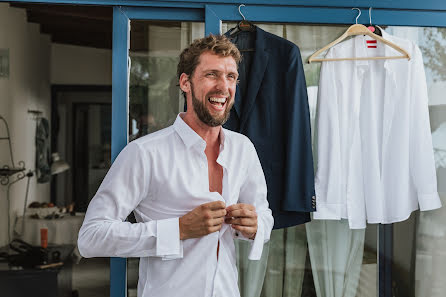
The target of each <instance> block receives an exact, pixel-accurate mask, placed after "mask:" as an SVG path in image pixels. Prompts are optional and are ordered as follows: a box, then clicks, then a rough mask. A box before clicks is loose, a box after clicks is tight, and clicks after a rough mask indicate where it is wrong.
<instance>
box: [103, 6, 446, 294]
mask: <svg viewBox="0 0 446 297" xmlns="http://www.w3.org/2000/svg"><path fill="white" fill-rule="evenodd" d="M208 3H209V2H208ZM179 5H180V4H179ZM203 8H204V9H203ZM203 8H201V9H200V8H194V9H192V8H178V7H176V8H162V9H160V8H129V7H127V8H123V7H115V9H114V34H113V40H114V41H113V69H114V70H113V107H114V110H116V111H114V113H113V126H112V131H113V137H112V143H113V146H112V149H113V150H112V155H113V158H115V157H116V156H117V154H118V153H119V151H120V150H121V149H122V148H123V147H124V146H125V144H126V143H127V110H128V100H127V98H128V70H127V59H128V42H129V36H128V32H129V27H128V26H129V20H130V19H146V20H152V19H169V20H190V21H203V20H204V21H205V34H206V35H208V34H210V33H213V34H219V33H222V32H221V24H222V22H223V21H239V20H240V19H241V16H240V14H239V12H238V4H205V5H204V7H203ZM360 8H361V10H362V11H364V12H366V13H363V14H362V15H361V17H360V19H359V20H358V22H359V23H368V21H369V19H368V13H367V10H368V7H360ZM203 10H204V11H203ZM243 13H244V15H245V17H246V18H247V19H248V20H250V21H253V22H271V23H306V24H352V23H353V21H354V20H355V17H356V14H357V13H356V11H352V10H351V9H350V8H340V7H303V6H278V5H276V6H266V5H255V4H253V5H248V6H245V7H243ZM373 22H374V23H376V24H381V25H394V26H395V25H405V26H432V27H446V11H445V10H438V11H425V10H395V9H389V8H382V9H374V10H373ZM115 68H116V69H115ZM113 139H115V140H113ZM378 233H379V239H378V243H379V248H378V251H379V257H378V263H379V266H378V267H379V289H378V292H379V297H390V296H391V294H392V292H391V288H392V269H391V268H392V249H393V242H392V237H393V236H392V234H393V226H392V225H386V226H380V227H379V229H378ZM125 270H126V269H125V259H112V260H111V296H112V297H118V296H119V297H121V296H125V291H126V285H125V279H126V278H125V277H126V271H125Z"/></svg>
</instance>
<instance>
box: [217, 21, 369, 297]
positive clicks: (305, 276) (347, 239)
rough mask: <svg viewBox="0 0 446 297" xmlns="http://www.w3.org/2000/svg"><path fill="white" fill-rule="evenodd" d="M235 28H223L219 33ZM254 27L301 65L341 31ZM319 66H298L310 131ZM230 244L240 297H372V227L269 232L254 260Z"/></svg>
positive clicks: (318, 224)
mask: <svg viewBox="0 0 446 297" xmlns="http://www.w3.org/2000/svg"><path fill="white" fill-rule="evenodd" d="M236 25H237V23H224V24H223V26H222V32H223V33H224V32H227V31H228V30H229V29H231V28H233V27H235V26H236ZM256 25H258V26H259V27H260V28H261V29H263V30H265V31H267V32H270V33H272V34H275V35H277V36H280V37H283V38H285V39H287V40H290V41H292V42H293V43H295V44H296V45H297V46H298V47H299V49H300V51H301V55H302V60H303V61H306V60H307V59H308V57H309V56H310V55H311V54H313V53H314V52H315V51H316V50H318V49H320V48H322V47H323V46H325V45H326V44H328V43H330V42H331V41H333V40H334V39H336V38H337V37H338V36H340V35H341V34H342V33H343V32H344V31H345V30H346V28H347V26H332V25H330V26H319V25H288V24H287V25H284V24H256ZM320 65H321V64H320V63H312V64H307V63H304V71H305V78H306V83H307V91H308V101H309V107H310V117H311V124H312V131H313V132H314V128H313V127H314V122H315V117H316V105H317V104H316V103H317V90H318V83H319V72H320ZM236 244H237V247H238V264H239V267H238V268H239V283H240V290H241V295H242V297H247V296H249V297H251V296H252V297H257V296H261V297H276V296H284V297H285V296H286V297H291V296H293V297H294V296H315V297H316V296H317V297H341V296H342V297H366V296H367V297H368V296H377V277H378V265H377V225H367V228H366V229H362V230H351V229H349V225H348V222H347V220H341V221H332V220H330V221H320V220H313V221H312V222H310V223H307V224H305V225H300V226H295V227H290V228H285V229H280V230H273V232H272V234H271V240H270V242H269V243H267V244H266V246H265V250H264V253H263V255H262V259H261V260H260V261H248V260H246V259H247V251H248V250H249V244H247V243H245V242H237V243H236ZM268 251H269V254H268ZM262 284H263V285H262Z"/></svg>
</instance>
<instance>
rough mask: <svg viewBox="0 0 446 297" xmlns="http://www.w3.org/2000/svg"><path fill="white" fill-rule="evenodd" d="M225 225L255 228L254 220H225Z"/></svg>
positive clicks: (255, 220) (255, 221)
mask: <svg viewBox="0 0 446 297" xmlns="http://www.w3.org/2000/svg"><path fill="white" fill-rule="evenodd" d="M225 223H226V224H231V225H240V226H257V219H256V218H226V219H225Z"/></svg>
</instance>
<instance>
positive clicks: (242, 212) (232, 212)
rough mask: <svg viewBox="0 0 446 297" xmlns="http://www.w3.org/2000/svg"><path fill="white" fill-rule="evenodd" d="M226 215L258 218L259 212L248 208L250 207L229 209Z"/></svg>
mask: <svg viewBox="0 0 446 297" xmlns="http://www.w3.org/2000/svg"><path fill="white" fill-rule="evenodd" d="M226 217H232V218H257V213H256V212H255V210H248V209H237V210H229V211H228V212H227V214H226Z"/></svg>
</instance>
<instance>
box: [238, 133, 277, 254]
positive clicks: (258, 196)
mask: <svg viewBox="0 0 446 297" xmlns="http://www.w3.org/2000/svg"><path fill="white" fill-rule="evenodd" d="M248 143H249V156H248V158H249V159H250V162H249V163H248V167H247V172H246V180H245V181H244V183H243V184H242V186H241V188H240V196H239V202H240V203H246V204H251V205H254V206H255V208H256V212H257V233H256V236H255V238H254V239H253V240H252V239H248V238H246V237H244V236H243V235H242V234H241V233H240V232H237V231H235V232H233V234H234V237H235V238H239V239H244V240H248V241H251V242H252V246H251V251H250V252H249V256H248V259H249V260H260V258H261V256H262V251H263V245H264V244H265V243H266V242H268V240H269V239H270V236H271V230H272V229H273V225H274V219H273V216H272V212H271V209H269V205H268V200H267V199H266V195H267V188H266V181H265V176H264V174H263V170H262V166H261V164H260V160H259V157H258V156H257V152H256V150H255V148H254V145H253V144H252V143H251V142H250V141H248Z"/></svg>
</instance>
